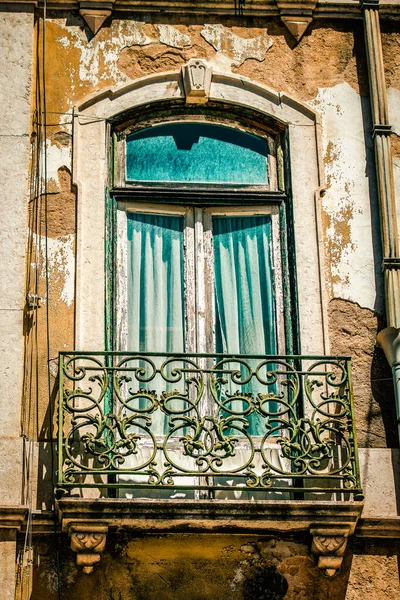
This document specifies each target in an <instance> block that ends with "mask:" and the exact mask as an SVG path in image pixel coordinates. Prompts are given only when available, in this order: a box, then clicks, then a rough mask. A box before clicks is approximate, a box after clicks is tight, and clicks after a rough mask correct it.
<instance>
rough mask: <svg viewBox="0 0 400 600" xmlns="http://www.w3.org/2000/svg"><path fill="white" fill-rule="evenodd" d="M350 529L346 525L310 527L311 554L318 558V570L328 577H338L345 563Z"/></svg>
mask: <svg viewBox="0 0 400 600" xmlns="http://www.w3.org/2000/svg"><path fill="white" fill-rule="evenodd" d="M349 533H350V528H349V527H348V526H346V525H337V524H334V525H329V524H327V525H318V526H317V527H315V526H312V527H310V534H311V535H312V545H311V552H312V553H313V554H314V555H315V556H316V557H317V558H318V568H319V569H321V570H322V571H324V572H325V575H327V576H328V577H333V576H334V575H336V573H337V571H338V570H339V569H340V567H341V565H342V562H343V555H344V552H345V550H346V546H347V539H348V537H349Z"/></svg>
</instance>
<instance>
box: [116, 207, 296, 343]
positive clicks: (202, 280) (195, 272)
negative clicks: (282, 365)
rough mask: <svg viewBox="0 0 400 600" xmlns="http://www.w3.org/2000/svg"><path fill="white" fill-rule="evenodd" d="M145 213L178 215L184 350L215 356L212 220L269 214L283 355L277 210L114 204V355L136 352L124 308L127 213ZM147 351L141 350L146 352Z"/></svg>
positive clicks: (264, 208) (278, 338) (277, 327)
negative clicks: (181, 224) (181, 246)
mask: <svg viewBox="0 0 400 600" xmlns="http://www.w3.org/2000/svg"><path fill="white" fill-rule="evenodd" d="M135 212H136V213H142V214H143V213H146V214H159V215H170V216H182V217H183V219H184V234H183V235H184V311H185V351H186V352H193V353H210V354H212V353H213V352H215V300H214V298H215V294H214V251H213V250H214V249H213V232H212V219H213V217H223V216H227V217H235V216H237V217H239V216H249V217H250V216H257V215H259V216H262V215H270V216H271V223H272V236H271V238H272V239H271V254H272V267H273V287H274V307H275V311H274V320H275V330H276V335H277V354H284V353H285V334H284V310H283V286H282V266H281V247H280V246H281V244H280V222H279V221H280V219H279V208H278V207H277V206H276V205H271V206H246V207H239V206H232V207H214V208H210V207H207V208H201V207H191V206H176V205H171V204H152V203H151V202H149V203H136V202H135V203H132V202H129V201H120V202H118V208H117V267H116V269H117V277H116V329H117V331H116V344H117V347H116V349H117V350H122V351H125V350H126V351H134V352H135V351H138V350H139V349H138V348H129V347H128V328H127V306H128V302H129V298H128V289H127V280H128V264H127V260H128V251H127V214H128V213H135ZM151 350H152V349H151V348H148V349H147V351H149V352H151Z"/></svg>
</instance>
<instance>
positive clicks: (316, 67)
mask: <svg viewBox="0 0 400 600" xmlns="http://www.w3.org/2000/svg"><path fill="white" fill-rule="evenodd" d="M22 15H23V13H21V14H20V13H15V14H14V15H13V16H12V17H10V19H11V20H10V19H9V18H8V17H7V18H5V17H4V16H3V15H1V14H0V40H2V39H3V40H6V44H7V50H8V48H9V47H12V48H13V49H14V54H13V57H12V61H13V64H14V66H15V67H16V66H17V63H18V68H20V69H19V70H18V69H17V68H16V70H15V73H16V74H17V75H16V78H15V81H13V82H12V85H13V86H15V94H14V101H13V102H12V103H11V104H10V102H9V98H10V93H9V88H10V82H9V80H8V77H9V72H10V70H9V66H7V67H6V69H5V71H4V73H3V72H2V71H0V77H3V79H4V84H3V86H0V94H1V93H2V91H3V90H4V89H7V94H5V100H4V102H5V104H4V103H3V106H6V107H7V110H8V112H9V114H12V112H13V111H15V114H18V115H20V117H19V118H17V119H11V120H10V121H9V120H8V119H7V122H5V121H4V122H1V120H0V127H1V128H3V129H2V130H1V133H3V130H4V132H5V135H6V137H7V139H8V138H9V140H8V141H7V140H6V142H5V145H2V148H3V149H4V148H5V149H6V152H5V160H4V161H2V166H3V168H5V169H6V171H7V177H6V178H4V179H3V182H5V183H4V187H5V192H4V193H3V194H2V195H1V198H2V199H3V201H4V202H5V203H6V207H8V206H9V198H11V197H12V198H13V199H14V198H15V203H14V205H13V206H14V212H13V218H12V219H10V229H9V230H7V229H6V230H5V231H2V232H1V234H2V235H4V236H5V240H6V256H7V260H6V261H5V262H4V264H3V265H2V268H3V269H4V275H3V272H2V277H5V278H7V280H8V281H10V285H9V286H8V288H7V296H6V297H4V296H3V300H2V301H3V302H4V306H3V307H1V308H2V311H1V312H0V316H1V315H2V312H3V311H5V312H4V315H5V319H4V321H5V325H4V331H5V332H6V335H5V339H6V342H7V343H6V347H5V348H4V352H3V355H4V356H3V358H4V359H5V360H6V363H4V362H3V363H2V364H7V360H10V361H12V362H11V367H12V368H11V370H10V371H7V372H6V371H5V373H4V378H5V379H4V380H6V378H9V373H10V372H12V373H13V375H12V377H14V376H15V380H11V379H7V380H6V383H7V385H8V386H9V388H12V389H16V390H17V389H18V390H19V392H20V391H21V381H20V374H18V373H20V372H19V371H18V369H17V368H16V366H17V365H21V364H22V346H21V331H22V306H23V301H24V299H23V291H22V290H23V289H24V287H23V272H24V258H25V256H24V249H25V246H24V244H25V238H24V239H23V240H22V238H21V235H20V232H21V231H25V225H26V185H27V173H28V152H27V150H28V133H29V103H30V98H29V94H30V73H31V67H32V65H31V55H30V51H31V41H32V40H31V38H32V24H33V23H32V21H33V19H32V15H24V16H22ZM159 21H160V22H158V21H157V20H155V19H152V18H150V17H147V18H144V17H143V19H142V20H135V19H134V18H132V17H131V18H127V19H125V20H120V19H113V20H111V21H110V22H109V25H108V26H105V27H103V28H102V29H101V30H100V31H99V33H98V34H97V35H96V36H95V37H92V36H91V34H90V33H89V32H88V30H87V28H85V27H84V23H83V21H82V19H81V18H80V17H79V16H77V14H76V13H68V15H65V16H63V17H62V18H59V17H58V16H57V15H56V14H51V13H50V14H49V19H48V21H47V27H46V30H47V39H46V42H47V62H46V80H47V98H46V100H47V110H48V112H49V123H51V125H50V126H49V127H48V140H47V142H46V150H47V185H48V191H49V196H48V200H47V202H48V222H47V225H46V226H47V234H48V236H47V238H46V237H45V236H44V234H43V232H44V230H45V223H44V222H43V221H39V226H38V229H37V230H35V231H33V233H34V235H35V236H36V237H35V242H36V250H37V255H38V267H37V268H38V269H39V290H38V292H39V295H41V296H43V297H44V296H45V295H46V272H45V270H44V269H43V265H44V259H45V257H44V252H45V248H46V245H47V253H48V258H49V273H48V278H49V281H48V283H49V295H48V298H47V302H48V308H49V319H50V348H49V354H50V357H56V356H57V353H58V351H59V350H64V349H68V348H73V347H74V333H75V332H74V302H75V298H74V288H75V279H76V273H75V244H76V239H75V238H76V191H75V190H74V189H73V188H72V186H71V171H72V151H71V148H72V126H71V122H72V108H73V106H75V105H77V104H79V103H80V102H82V100H83V99H84V98H85V97H87V96H88V95H92V94H94V93H95V92H97V91H101V90H103V89H107V88H109V87H113V86H115V85H119V84H126V83H129V82H131V81H134V80H135V79H136V78H138V77H142V76H144V75H149V74H153V73H161V72H165V71H168V70H175V71H176V70H179V69H180V67H181V66H182V65H183V64H184V63H186V62H187V61H188V60H189V59H190V58H204V59H206V60H207V61H208V62H209V63H210V64H211V65H212V66H213V68H214V69H215V70H220V71H224V72H228V73H229V72H232V73H235V74H239V75H242V76H244V77H248V78H250V79H252V80H253V81H255V82H258V83H262V84H264V85H266V86H268V87H270V88H273V89H275V90H277V91H283V92H285V93H287V94H290V95H292V96H293V97H294V98H296V99H298V100H300V101H303V102H308V103H309V104H310V106H312V107H313V108H316V109H317V110H318V112H319V113H320V115H321V132H322V139H321V143H322V154H323V162H324V169H325V182H324V185H325V187H326V192H325V194H323V195H322V199H321V211H322V217H323V219H322V221H323V235H324V247H325V267H326V271H325V274H324V275H325V280H326V293H327V297H328V299H329V300H330V304H329V310H328V313H329V329H330V342H331V351H332V353H341V354H342V353H343V354H348V353H351V354H352V355H353V357H354V358H353V361H354V365H353V366H354V373H353V374H354V384H355V385H354V390H355V397H356V418H357V426H358V435H359V441H360V443H361V446H363V447H366V448H372V449H382V451H384V450H385V448H386V447H389V448H390V447H394V446H396V445H397V439H396V429H395V426H394V422H395V421H394V410H393V407H394V403H393V399H392V396H391V394H392V384H391V377H390V372H389V369H388V367H387V364H386V362H385V359H384V357H383V355H382V353H381V352H380V351H379V350H377V349H376V348H375V347H374V344H375V335H376V332H377V331H378V329H379V328H381V327H383V326H384V321H383V318H382V314H381V313H382V311H383V298H382V291H383V290H382V277H381V273H380V260H381V255H380V242H379V223H378V209H377V205H376V188H375V178H374V172H373V161H374V159H373V153H372V143H371V140H370V115H369V101H368V87H367V78H366V66H365V59H364V49H363V31H362V25H361V24H360V23H354V22H351V23H350V22H346V21H343V22H340V23H338V22H328V21H322V20H320V21H318V22H314V23H313V24H312V25H311V26H310V28H309V30H308V31H307V33H306V35H305V36H304V37H303V39H302V40H301V42H300V43H299V44H298V45H295V44H294V41H293V39H292V38H291V36H290V34H289V33H288V31H287V29H286V28H285V27H284V26H283V25H282V24H281V23H280V22H278V20H275V21H270V22H267V23H265V21H258V20H257V19H253V20H251V21H250V20H249V21H248V22H247V23H246V25H248V26H244V25H243V24H240V23H241V22H240V21H239V20H237V19H235V20H233V19H229V18H227V19H220V20H218V22H215V20H213V19H212V18H211V17H210V20H209V21H208V22H207V23H204V22H202V21H201V20H200V18H196V17H194V18H188V17H184V16H180V17H179V18H178V17H176V18H169V17H168V16H163V17H162V18H161V17H159ZM161 21H162V22H161ZM3 31H4V35H3V36H2V35H1V34H2V32H3ZM383 38H384V51H385V61H386V65H387V76H388V83H389V85H390V86H391V89H390V92H389V105H390V112H391V120H392V123H393V126H394V129H393V131H394V134H393V157H394V158H393V160H394V165H395V177H396V189H397V192H396V193H397V197H398V199H399V200H400V143H399V139H400V138H399V136H400V117H399V111H398V106H399V101H400V91H399V90H400V76H399V72H400V70H399V64H398V62H399V58H398V56H399V52H398V49H399V48H398V33H397V32H396V31H394V30H393V31H389V32H388V33H387V34H385V33H384V36H383ZM396 49H397V53H396ZM39 61H40V57H39ZM21 74H22V75H21ZM7 103H8V104H7ZM11 123H12V125H11ZM13 127H14V129H13ZM7 144H9V145H7ZM10 146H11V151H10V152H9V150H8V149H9V147H10ZM93 151H95V148H94V149H93ZM10 173H11V174H13V173H16V176H15V177H14V178H12V179H11V180H10V179H9V174H10ZM0 201H1V200H0ZM399 204H400V201H399ZM16 233H17V235H15V234H16ZM311 234H313V232H310V235H311ZM21 240H22V241H21ZM36 318H37V319H38V326H39V328H38V331H39V370H40V379H39V396H40V398H39V415H38V423H39V427H38V429H39V437H40V439H41V440H44V441H45V440H48V439H49V438H50V437H51V436H52V431H54V428H52V423H51V416H52V415H51V411H50V410H49V404H48V388H47V358H48V355H47V346H46V343H47V340H46V312H45V307H42V308H41V309H39V311H38V313H37V317H36ZM31 325H33V323H31ZM7 326H8V329H7ZM28 326H29V323H28ZM10 346H11V347H13V348H15V349H16V350H15V353H14V354H12V353H9V347H10ZM9 354H10V355H11V354H12V356H10V357H9V356H8V355H9ZM50 370H51V381H50V384H51V395H52V399H54V394H55V391H56V388H57V369H56V367H55V363H54V362H51V369H50ZM15 374H17V375H18V376H17V375H15ZM371 380H372V383H371ZM8 401H9V399H8V398H7V402H8ZM17 402H19V400H18V401H17ZM4 412H5V413H7V411H4ZM7 415H8V413H7ZM53 416H54V415H53ZM10 419H11V420H8V419H5V420H3V426H4V427H5V429H6V428H7V431H10V427H11V429H12V430H13V431H14V429H15V430H16V429H17V428H18V426H19V412H18V411H16V412H15V413H13V414H12V416H11V417H10ZM4 423H5V425H4ZM10 424H11V425H10ZM2 441H3V440H0V442H2ZM18 442H19V440H18ZM380 451H381V450H378V452H380ZM4 455H5V456H6V457H7V460H8V462H9V464H11V465H12V467H13V469H14V470H15V471H16V472H17V471H18V460H19V459H18V449H15V448H14V447H13V446H12V445H10V444H8V446H7V449H6V451H4ZM385 457H386V454H385ZM378 458H379V456H378ZM35 460H36V461H37V465H35V468H37V471H38V472H39V473H40V476H39V485H40V486H42V487H41V490H40V491H39V494H38V499H37V507H40V508H41V507H43V506H46V507H47V508H50V500H49V496H50V492H49V493H48V494H47V496H46V494H44V492H43V487H44V486H43V479H44V478H46V482H47V484H48V488H47V489H48V490H50V489H51V481H50V480H51V466H50V465H51V449H50V444H49V443H45V442H41V443H39V444H38V448H37V451H36V459H35ZM365 468H366V469H367V467H365ZM0 475H3V473H0ZM4 477H5V478H7V485H6V486H5V487H3V486H0V489H6V490H7V493H8V490H9V489H10V485H9V481H11V480H12V475H11V474H10V472H7V473H6V474H5V476H4ZM15 489H16V490H18V486H17V485H16V486H15ZM18 499H19V497H18ZM21 540H22V537H21ZM53 542H54V540H52V539H49V536H46V537H43V538H36V539H35V555H34V556H35V558H34V567H35V572H34V577H33V591H32V597H31V600H39V598H40V599H41V598H43V597H46V598H48V599H49V600H53V599H54V600H56V598H57V585H58V581H57V565H56V563H55V556H56V548H55V545H54V544H53ZM13 544H14V542H13ZM68 546H69V544H68V540H67V539H66V538H64V537H63V536H61V542H60V544H59V548H60V553H61V554H60V569H61V572H60V576H61V585H62V598H63V600H64V599H65V600H69V599H71V600H72V599H73V598H74V599H75V598H80V599H82V600H86V599H87V600H89V598H92V597H93V596H96V598H98V599H99V600H128V598H129V599H130V598H137V599H143V600H152V598H157V600H158V599H159V598H162V599H168V598H171V600H172V599H173V600H179V599H180V598H185V599H186V598H187V597H191V598H193V599H194V600H211V599H213V600H214V599H215V598H216V597H218V598H221V599H224V598H225V599H226V600H236V599H237V600H239V599H240V600H250V599H251V600H257V598H264V600H265V599H267V600H278V599H280V598H283V597H284V598H285V600H322V599H324V600H356V599H357V600H358V598H359V597H360V594H362V593H364V595H365V590H367V591H368V594H369V595H370V597H371V598H373V600H384V599H385V600H397V598H398V597H399V594H400V589H399V583H398V575H399V574H398V564H397V562H396V561H397V560H398V558H396V552H398V550H396V549H394V548H387V550H386V553H385V549H382V547H372V546H366V545H362V544H361V543H358V545H357V544H356V545H355V547H354V548H353V549H351V548H350V549H349V550H348V551H347V552H346V556H345V560H344V565H343V568H342V571H341V572H340V574H339V575H338V576H337V578H335V580H334V581H330V580H328V579H326V578H325V577H324V576H323V575H322V573H321V572H320V571H319V570H318V569H317V568H316V566H315V564H314V562H313V560H312V558H311V557H310V555H309V553H308V541H307V540H305V539H302V538H298V539H293V540H288V539H285V540H280V539H270V538H266V537H261V538H260V537H254V536H222V535H221V536H219V535H215V536H206V537H205V536H201V535H200V534H196V535H175V536H147V537H146V536H145V537H142V538H141V537H138V538H135V539H128V538H127V537H124V536H123V535H120V536H119V535H118V536H117V535H111V536H110V542H109V545H108V547H107V550H106V552H105V555H104V558H103V559H102V564H101V567H100V568H96V569H95V571H94V573H93V574H92V575H91V576H90V577H87V576H85V575H83V574H82V573H81V572H80V571H78V569H77V567H76V566H75V562H74V561H75V557H74V555H73V554H72V552H71V551H70V550H69V547H68ZM14 547H15V545H13V546H12V550H11V554H8V557H11V561H12V563H13V561H14V550H13V549H14ZM4 556H5V555H4ZM6 559H7V557H6V558H5V559H4V557H3V556H2V560H6ZM2 565H3V563H2ZM10 565H11V562H10V560H8V563H7V565H6V567H7V573H10V572H11V571H10ZM4 572H5V571H4ZM10 577H11V578H12V576H10ZM271 582H272V583H271ZM286 585H287V586H288V590H287V592H286V588H285V586H286ZM268 586H270V587H268ZM285 593H286V595H285ZM9 598H10V600H11V595H10V597H9ZM9 598H8V597H7V600H9Z"/></svg>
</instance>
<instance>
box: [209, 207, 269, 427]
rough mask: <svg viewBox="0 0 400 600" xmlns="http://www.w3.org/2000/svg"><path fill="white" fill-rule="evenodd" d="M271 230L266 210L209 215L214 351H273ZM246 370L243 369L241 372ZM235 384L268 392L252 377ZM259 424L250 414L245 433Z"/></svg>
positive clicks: (233, 406)
mask: <svg viewBox="0 0 400 600" xmlns="http://www.w3.org/2000/svg"><path fill="white" fill-rule="evenodd" d="M271 230H272V223H271V217H270V216H269V215H265V216H252V217H214V218H213V232H214V270H215V299H216V302H215V304H216V351H217V352H223V353H227V354H236V353H238V354H276V353H277V340H276V327H275V307H274V288H273V269H272V257H271ZM251 364H252V365H253V366H254V365H255V364H256V363H255V362H253V361H251ZM232 367H234V364H232ZM246 372H247V371H246V369H243V370H242V373H243V375H245V374H246ZM233 387H234V386H231V388H232V389H231V392H232V391H234V390H233ZM236 389H240V390H241V391H246V392H250V393H252V394H253V396H254V397H256V395H257V393H258V392H261V391H262V392H264V393H265V391H266V388H265V386H261V385H260V384H259V383H258V382H257V381H255V378H253V380H252V382H251V383H249V384H247V385H246V386H237V387H236ZM269 391H273V390H272V389H270V390H269ZM228 407H229V408H230V409H231V410H235V411H237V412H238V413H240V411H241V408H242V403H240V402H238V401H236V402H231V403H228ZM270 408H271V409H275V407H274V406H270ZM263 423H264V419H262V418H260V417H259V416H258V415H256V414H253V415H251V417H250V428H249V433H251V434H252V435H263V434H265V427H264V425H263Z"/></svg>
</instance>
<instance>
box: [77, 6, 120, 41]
mask: <svg viewBox="0 0 400 600" xmlns="http://www.w3.org/2000/svg"><path fill="white" fill-rule="evenodd" d="M113 5H114V2H103V1H102V0H97V1H93V0H85V1H84V2H80V3H79V14H80V15H81V16H82V17H83V18H84V20H85V22H86V25H87V26H88V27H89V29H90V31H91V32H92V33H93V35H96V33H97V32H98V31H99V30H100V29H101V27H102V26H103V24H104V21H105V20H106V19H107V18H108V17H109V16H110V15H111V14H112V9H113Z"/></svg>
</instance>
